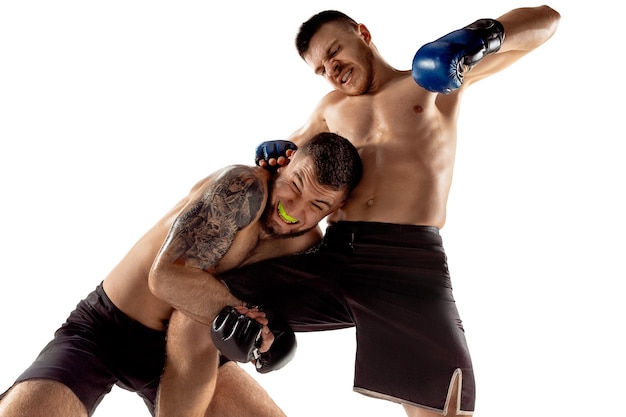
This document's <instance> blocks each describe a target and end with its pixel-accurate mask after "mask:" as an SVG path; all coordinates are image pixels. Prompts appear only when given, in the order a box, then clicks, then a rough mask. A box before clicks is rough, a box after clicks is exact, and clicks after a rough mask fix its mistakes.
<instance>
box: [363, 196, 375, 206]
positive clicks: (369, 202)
mask: <svg viewBox="0 0 626 417" xmlns="http://www.w3.org/2000/svg"><path fill="white" fill-rule="evenodd" d="M365 204H367V207H372V206H373V205H374V197H372V198H370V199H369V200H367V203H365Z"/></svg>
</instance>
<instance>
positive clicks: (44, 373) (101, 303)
mask: <svg viewBox="0 0 626 417" xmlns="http://www.w3.org/2000/svg"><path fill="white" fill-rule="evenodd" d="M164 365H165V331H158V330H153V329H150V328H148V327H145V326H144V325H142V324H141V323H139V322H137V321H134V320H132V319H131V318H129V317H128V316H126V315H125V314H124V313H123V312H122V311H120V310H119V309H118V308H117V307H116V306H115V305H113V303H112V302H111V300H110V299H109V297H108V296H107V295H106V294H105V292H104V290H103V289H102V286H101V285H100V286H98V287H97V288H96V290H95V291H94V292H92V293H91V294H89V295H88V296H87V298H85V299H84V300H82V301H81V302H80V303H79V304H78V305H77V306H76V310H74V311H73V312H72V313H71V314H70V316H69V318H68V319H67V321H66V322H65V324H63V326H61V328H59V329H58V330H57V331H56V333H55V335H54V339H53V340H52V341H51V342H50V343H48V345H47V346H46V347H45V348H44V349H43V350H42V351H41V353H40V354H39V356H38V357H37V359H36V360H35V361H34V362H33V364H32V365H31V366H30V367H29V368H28V369H27V370H26V371H25V372H24V373H23V374H22V375H21V376H20V377H19V378H18V379H17V381H16V383H18V382H22V381H26V380H30V379H35V378H45V379H52V380H55V381H58V382H61V383H63V384H64V385H66V386H68V387H69V388H70V389H71V390H72V391H73V392H74V394H76V396H78V398H79V399H80V400H81V401H82V402H83V404H84V405H85V407H86V408H87V411H88V413H89V415H90V416H91V415H92V414H93V412H94V411H95V409H96V407H97V406H98V404H99V403H100V401H102V398H103V397H104V396H105V395H106V394H107V393H108V392H109V391H111V388H112V387H113V385H114V384H116V385H118V386H120V387H122V388H124V389H127V390H129V391H132V392H136V393H137V394H139V396H141V397H142V398H143V400H144V401H145V403H146V405H147V406H148V408H149V410H150V413H152V415H154V406H155V400H156V394H157V388H158V386H159V380H160V377H161V375H162V373H163V367H164Z"/></svg>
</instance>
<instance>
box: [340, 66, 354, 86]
mask: <svg viewBox="0 0 626 417" xmlns="http://www.w3.org/2000/svg"><path fill="white" fill-rule="evenodd" d="M351 75H352V70H351V69H350V70H348V72H346V73H345V74H344V75H343V77H341V84H345V83H346V82H347V81H348V80H349V79H350V76H351Z"/></svg>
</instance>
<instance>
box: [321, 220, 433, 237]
mask: <svg viewBox="0 0 626 417" xmlns="http://www.w3.org/2000/svg"><path fill="white" fill-rule="evenodd" d="M328 229H335V230H340V231H347V232H353V233H358V234H359V235H362V236H366V235H368V234H374V235H380V234H386V233H390V234H398V233H434V234H437V235H438V234H439V228H438V227H435V226H420V225H414V224H398V223H382V222H349V221H345V220H342V221H338V222H334V223H329V224H328V227H327V230H328Z"/></svg>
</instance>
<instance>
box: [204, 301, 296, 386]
mask: <svg viewBox="0 0 626 417" xmlns="http://www.w3.org/2000/svg"><path fill="white" fill-rule="evenodd" d="M266 314H267V313H266ZM268 316H269V317H270V319H269V320H270V323H269V326H271V329H270V331H271V332H272V333H273V335H274V341H273V342H272V345H271V346H270V348H269V350H268V351H267V352H260V351H259V348H260V347H261V342H262V339H261V331H262V329H263V326H262V325H261V324H260V323H259V322H258V321H256V320H255V319H252V318H250V317H246V315H244V314H241V313H239V312H238V311H237V310H236V309H235V308H233V307H230V306H227V307H225V308H224V309H223V310H222V311H221V312H220V314H219V315H218V316H217V317H216V318H215V320H213V324H212V326H211V340H213V344H214V345H215V347H216V348H217V349H218V350H219V351H220V353H221V354H222V355H223V356H225V357H226V358H228V359H230V360H234V361H237V362H243V363H245V362H251V361H255V366H256V370H257V372H260V373H262V374H265V373H268V372H271V371H275V370H277V369H280V368H282V367H283V366H285V365H286V364H287V363H289V362H290V361H291V360H292V359H293V357H294V356H295V353H296V346H297V344H296V335H295V334H294V332H293V330H292V329H291V327H289V325H288V324H287V323H286V322H285V321H281V320H279V319H278V317H272V316H270V315H268Z"/></svg>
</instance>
